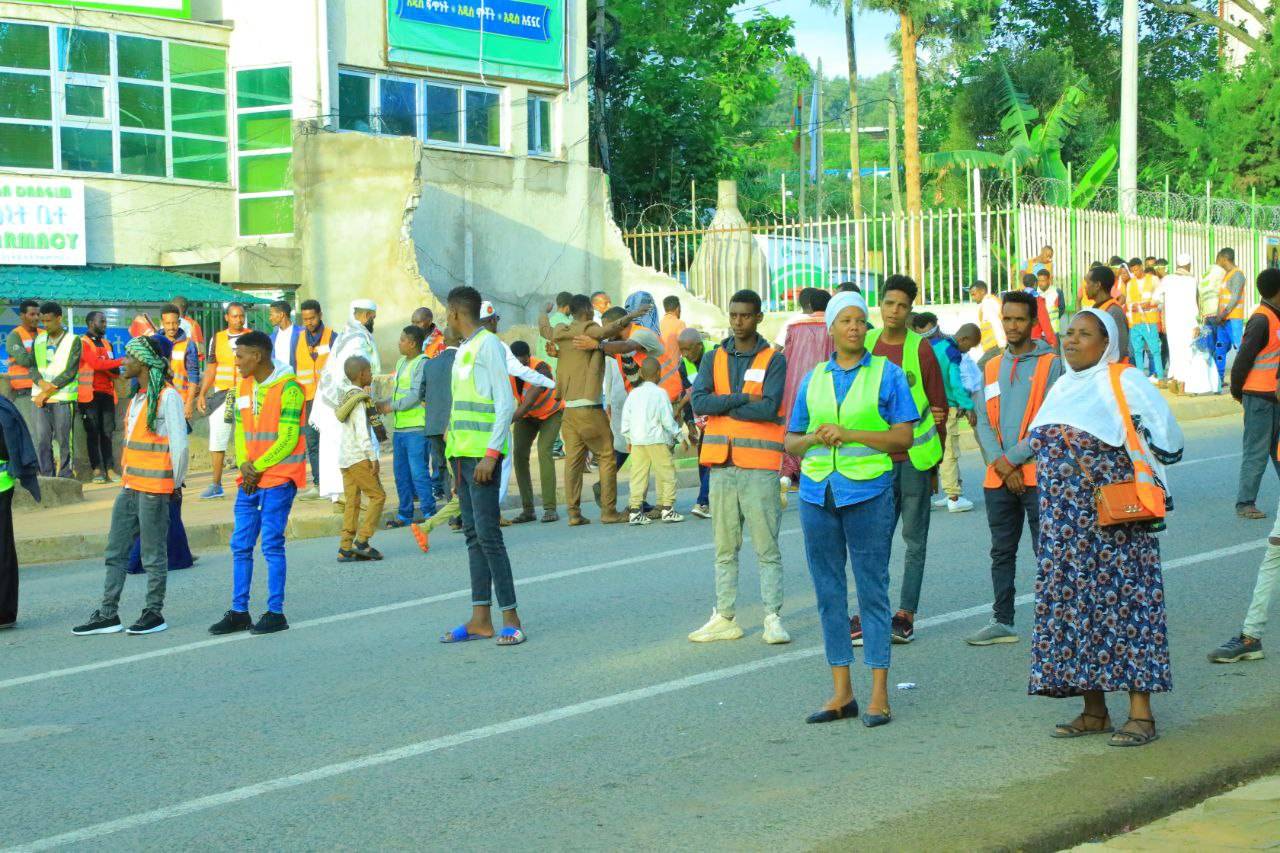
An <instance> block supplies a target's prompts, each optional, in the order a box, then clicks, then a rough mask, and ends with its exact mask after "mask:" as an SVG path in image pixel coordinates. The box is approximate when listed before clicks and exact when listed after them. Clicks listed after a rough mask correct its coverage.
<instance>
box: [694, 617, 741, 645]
mask: <svg viewBox="0 0 1280 853" xmlns="http://www.w3.org/2000/svg"><path fill="white" fill-rule="evenodd" d="M741 638H742V627H741V626H740V625H739V624H738V622H737V620H735V619H726V618H724V617H723V616H721V615H720V614H719V613H717V612H716V611H714V610H712V611H711V618H710V619H708V620H707V624H705V625H703V626H702V627H701V628H699V629H698V630H696V631H694V632H693V633H692V634H690V635H689V642H691V643H714V642H715V641H716V640H739V639H741Z"/></svg>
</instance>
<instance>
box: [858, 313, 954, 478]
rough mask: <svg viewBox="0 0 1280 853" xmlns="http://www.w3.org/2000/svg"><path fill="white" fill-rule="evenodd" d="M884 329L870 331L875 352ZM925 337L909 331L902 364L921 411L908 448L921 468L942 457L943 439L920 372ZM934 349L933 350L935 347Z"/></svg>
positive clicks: (869, 343)
mask: <svg viewBox="0 0 1280 853" xmlns="http://www.w3.org/2000/svg"><path fill="white" fill-rule="evenodd" d="M883 331H884V330H883V329H872V330H871V331H870V332H868V333H867V339H866V344H865V346H866V348H867V349H868V350H870V351H871V352H872V353H874V352H875V349H876V343H877V342H878V341H879V340H880V334H881V332H883ZM923 340H924V339H923V338H921V337H920V336H919V335H917V334H916V333H915V332H907V337H906V339H905V340H904V341H903V342H902V364H901V365H899V366H900V367H901V368H902V372H903V373H905V374H906V375H907V387H908V388H910V389H911V399H912V400H914V401H915V404H916V411H918V412H919V413H920V419H919V420H918V421H916V424H915V432H914V433H913V435H912V439H911V449H910V450H908V451H907V457H908V458H909V459H910V460H911V465H912V466H913V467H914V468H915V469H916V470H917V471H928V470H929V469H930V468H932V467H933V466H935V465H937V464H938V463H939V462H941V461H942V440H941V439H940V438H938V425H937V424H936V423H934V422H933V412H932V411H930V409H929V396H928V395H927V394H926V393H925V390H924V374H922V373H921V372H920V344H921V342H922V341H923ZM930 351H931V352H932V348H930Z"/></svg>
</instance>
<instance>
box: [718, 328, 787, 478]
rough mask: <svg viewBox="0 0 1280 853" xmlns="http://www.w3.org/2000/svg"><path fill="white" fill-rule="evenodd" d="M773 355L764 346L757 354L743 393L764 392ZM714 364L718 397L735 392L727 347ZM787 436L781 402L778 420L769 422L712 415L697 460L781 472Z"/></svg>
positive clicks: (771, 348) (771, 350)
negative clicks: (766, 375)
mask: <svg viewBox="0 0 1280 853" xmlns="http://www.w3.org/2000/svg"><path fill="white" fill-rule="evenodd" d="M773 354H774V349H773V347H765V348H764V349H762V350H760V352H758V353H756V357H755V358H754V359H753V360H752V362H751V367H750V369H748V370H747V373H746V376H745V377H744V379H743V382H742V390H741V393H743V394H763V393H764V377H765V374H766V373H767V372H768V369H769V362H770V361H772V360H773ZM712 365H713V367H712V374H711V375H712V380H713V383H714V391H715V393H716V394H717V395H719V396H724V395H725V394H732V393H734V392H733V389H732V388H731V387H730V385H729V354H728V353H727V352H725V350H724V347H720V348H719V349H717V350H716V355H715V359H714V361H713V362H712ZM786 433H787V428H786V425H785V424H784V423H783V412H782V404H781V403H779V404H778V416H777V418H776V419H774V420H770V421H740V420H737V419H736V418H732V417H729V416H728V415H712V416H711V417H709V418H707V428H706V430H705V431H704V432H703V434H702V450H701V451H699V453H698V461H699V462H700V463H702V464H703V465H725V464H729V465H733V466H735V467H737V468H753V469H759V470H764V471H779V470H781V469H782V439H783V437H784V436H785V435H786Z"/></svg>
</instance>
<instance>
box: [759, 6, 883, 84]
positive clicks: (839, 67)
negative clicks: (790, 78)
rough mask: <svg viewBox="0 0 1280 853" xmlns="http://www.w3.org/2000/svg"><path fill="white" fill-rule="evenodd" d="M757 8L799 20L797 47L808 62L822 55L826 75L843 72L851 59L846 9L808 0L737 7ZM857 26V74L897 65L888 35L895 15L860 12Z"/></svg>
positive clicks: (796, 28) (855, 25) (869, 74)
mask: <svg viewBox="0 0 1280 853" xmlns="http://www.w3.org/2000/svg"><path fill="white" fill-rule="evenodd" d="M758 8H764V9H767V10H768V11H769V12H771V13H773V14H775V15H786V16H787V17H789V18H791V19H792V20H793V21H795V22H796V26H795V37H796V50H797V51H799V52H800V53H801V54H802V55H803V56H804V57H805V58H806V59H808V60H809V64H810V65H812V64H814V63H815V62H817V60H818V58H819V57H821V58H822V73H823V76H825V77H831V76H834V75H839V76H842V77H843V76H844V75H845V74H847V73H848V71H849V63H848V60H847V59H846V58H845V50H844V18H843V13H841V12H838V11H836V10H825V9H819V8H817V7H815V6H813V5H812V4H811V3H809V2H808V0H746V2H744V3H743V4H742V5H741V6H739V8H738V14H739V15H740V16H749V15H750V14H751V11H752V10H754V9H758ZM856 15H857V17H856V18H855V20H854V28H855V31H856V33H857V39H858V74H859V76H861V77H869V76H871V75H873V74H878V73H880V72H881V71H887V70H889V69H890V68H892V67H893V66H894V63H895V62H896V57H895V56H894V54H893V52H892V51H891V50H890V48H889V41H888V39H889V35H890V34H891V33H893V32H894V31H896V30H897V28H898V19H897V17H896V16H894V15H891V14H888V13H885V12H865V11H863V12H858V13H856Z"/></svg>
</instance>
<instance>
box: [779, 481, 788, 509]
mask: <svg viewBox="0 0 1280 853" xmlns="http://www.w3.org/2000/svg"><path fill="white" fill-rule="evenodd" d="M789 491H791V478H790V477H779V478H778V502H779V503H781V504H782V508H783V509H786V508H787V492H789Z"/></svg>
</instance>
